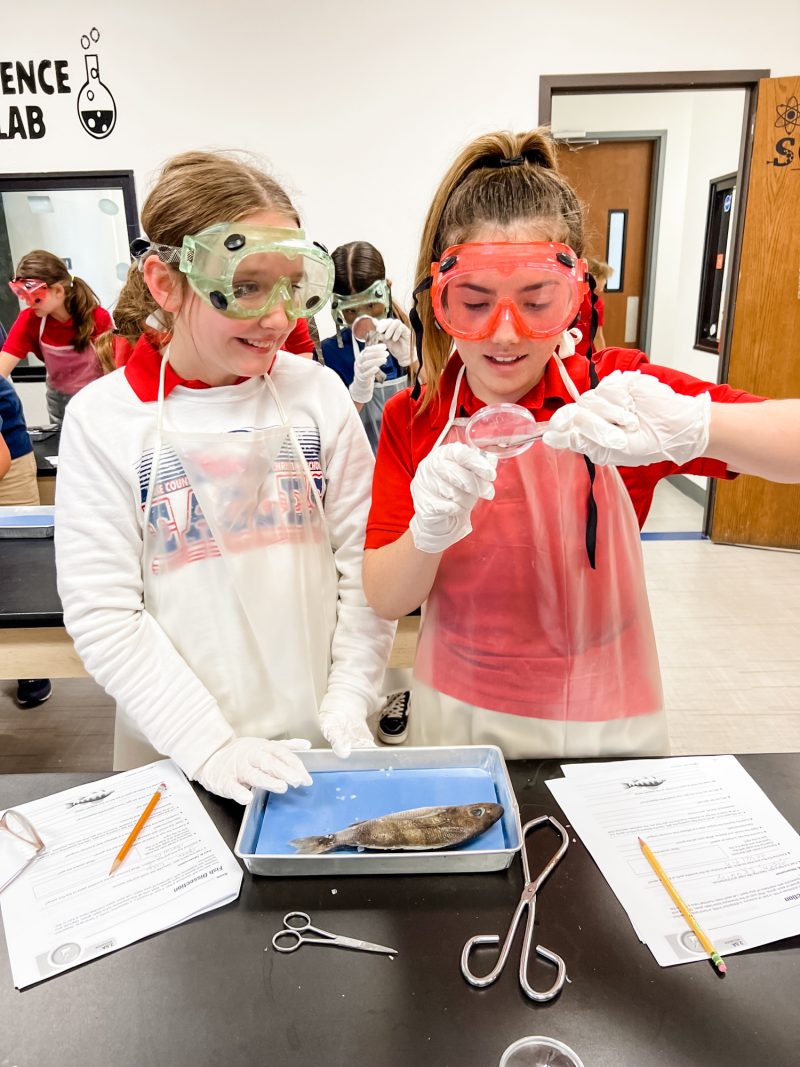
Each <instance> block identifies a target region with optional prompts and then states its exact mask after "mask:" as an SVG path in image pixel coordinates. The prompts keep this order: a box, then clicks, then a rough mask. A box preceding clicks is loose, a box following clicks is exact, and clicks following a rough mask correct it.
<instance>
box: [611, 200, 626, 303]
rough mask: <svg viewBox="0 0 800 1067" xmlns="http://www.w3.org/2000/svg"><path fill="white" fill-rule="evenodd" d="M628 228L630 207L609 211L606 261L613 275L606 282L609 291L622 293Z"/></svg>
mask: <svg viewBox="0 0 800 1067" xmlns="http://www.w3.org/2000/svg"><path fill="white" fill-rule="evenodd" d="M627 229H628V209H627V208H621V209H619V210H617V211H609V213H608V242H607V245H606V263H608V265H609V267H611V271H612V273H611V277H610V278H609V279H608V281H607V282H606V292H607V293H621V292H622V290H623V288H624V285H625V238H626V236H627Z"/></svg>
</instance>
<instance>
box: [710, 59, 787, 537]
mask: <svg viewBox="0 0 800 1067" xmlns="http://www.w3.org/2000/svg"><path fill="white" fill-rule="evenodd" d="M798 99H800V77H796V78H767V79H765V80H764V81H762V82H760V83H759V92H758V109H757V111H756V127H755V137H754V142H753V158H752V168H751V172H750V184H749V188H748V192H747V204H746V206H745V217H744V236H743V239H742V256H741V263H740V266H739V278H738V286H737V290H736V306H735V310H734V317H733V324H732V331H733V332H732V336H731V354H730V363H729V368H728V376H727V380H728V383H729V384H730V385H732V386H734V388H736V389H745V390H747V392H749V393H757V394H758V395H760V396H768V397H775V398H782V397H800V284H799V283H798V265H799V264H800V110H798V103H797V101H798ZM711 538H712V540H714V541H721V542H725V543H728V544H746V545H762V546H769V547H772V548H800V485H776V484H775V483H773V482H766V481H764V480H763V479H761V478H752V477H746V476H744V475H742V476H741V477H740V478H737V479H736V480H735V481H733V482H717V483H716V491H715V495H714V506H713V513H712V519H711Z"/></svg>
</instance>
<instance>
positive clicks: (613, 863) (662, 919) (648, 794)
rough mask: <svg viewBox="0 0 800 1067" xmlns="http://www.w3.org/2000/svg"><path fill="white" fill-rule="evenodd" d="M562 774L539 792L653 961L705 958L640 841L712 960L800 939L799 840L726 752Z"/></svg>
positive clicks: (569, 769) (574, 768)
mask: <svg viewBox="0 0 800 1067" xmlns="http://www.w3.org/2000/svg"><path fill="white" fill-rule="evenodd" d="M562 770H563V772H564V774H565V775H566V777H565V778H561V779H556V780H554V781H550V782H548V783H547V785H548V787H549V789H550V791H551V792H552V794H553V796H554V797H555V798H556V800H557V801H558V803H559V804H560V805H561V808H562V809H563V811H564V813H565V815H566V816H567V818H568V819H569V820H570V823H571V825H572V827H573V829H574V830H575V831H576V832H577V833H578V834H579V835H580V837H581V840H582V841H583V843H584V845H585V846H586V848H587V849H588V850H589V852H590V853H591V855H592V858H593V859H594V860H595V862H596V863H597V865H598V867H599V868H600V870H601V872H602V874H603V875H604V877H605V878H606V880H607V881H608V884H609V885H610V886H611V888H612V889H613V891H614V893H615V894H616V896H617V898H618V899H619V901H620V903H621V904H622V906H623V907H624V908H625V910H626V911H627V913H628V916H629V917H630V919H631V922H632V923H633V927H634V929H635V931H636V933H637V934H638V936H639V939H640V940H642V941H644V942H645V943H646V944H647V945H648V947H649V948H650V950H651V952H652V953H653V955H654V956H655V958H656V960H657V961H658V963H659V964H660V965H661V966H662V967H670V966H672V965H674V964H677V963H689V962H691V961H693V960H698V959H705V958H707V954H706V952H705V950H704V949H703V947H702V946H701V945H700V943H699V942H698V940H697V938H696V936H695V934H694V933H693V932H692V931H691V929H690V928H689V927H688V925H687V923H686V920H685V919H684V918H683V916H682V915H681V913H680V911H679V910H678V908H677V907H676V906H675V905H674V904H673V902H672V900H671V899H670V897H669V895H668V894H667V891H666V890H665V889H664V887H663V886H662V884H661V882H660V881H659V879H658V878H657V877H656V874H655V872H654V871H653V869H652V867H651V866H650V864H649V863H648V862H647V859H646V858H645V856H644V854H643V853H642V851H641V849H640V847H639V841H638V839H639V837H642V838H643V839H644V840H645V841H646V842H647V844H648V845H649V846H650V848H651V850H652V851H653V853H654V854H655V856H656V858H657V859H658V860H659V862H660V863H661V866H662V867H663V868H664V870H665V871H666V874H667V876H668V877H669V879H670V881H671V882H672V884H673V886H674V887H675V889H676V890H677V892H678V894H679V895H680V896H681V898H682V899H683V900H684V902H685V903H686V904H687V905H688V907H689V910H690V911H691V912H692V914H693V915H694V917H695V919H696V920H697V922H698V924H699V925H700V927H701V929H702V930H703V931H704V932H705V934H706V935H707V936H708V937H709V938H710V940H711V942H712V943H713V945H714V947H715V948H716V949H717V951H718V952H719V953H720V955H721V956H723V957H725V956H726V955H730V954H731V953H734V952H742V951H744V950H745V949H749V948H754V947H755V946H757V945H765V944H768V943H769V942H771V941H778V940H780V939H781V938H784V937H792V936H795V935H797V934H800V836H798V834H797V833H796V832H795V830H793V829H792V827H791V826H790V825H789V823H788V822H787V821H786V819H784V818H783V816H782V815H781V814H780V812H778V811H777V809H776V808H775V807H774V805H773V804H772V803H771V802H770V801H769V800H768V799H767V797H766V796H765V795H764V793H763V792H762V791H761V789H759V787H758V786H757V785H756V783H755V782H754V781H753V779H752V778H751V777H750V775H749V774H748V773H747V772H746V771H745V770H744V768H743V767H742V766H741V764H740V763H739V762H738V761H737V760H736V758H735V757H734V756H694V757H679V758H675V759H643V760H625V761H621V762H614V763H602V764H572V765H566V766H564V767H562Z"/></svg>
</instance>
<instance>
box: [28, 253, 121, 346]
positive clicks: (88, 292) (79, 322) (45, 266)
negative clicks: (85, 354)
mask: <svg viewBox="0 0 800 1067" xmlns="http://www.w3.org/2000/svg"><path fill="white" fill-rule="evenodd" d="M14 277H15V278H17V279H22V278H36V280H37V281H40V282H44V283H45V285H47V286H53V285H63V287H64V307H65V309H66V311H67V314H68V315H69V317H70V318H71V319H72V325H73V327H74V329H75V348H76V349H77V350H78V351H79V352H80V351H82V350H83V349H84V348H88V346H89V343H90V342H91V340H92V334H93V333H94V328H95V322H94V309H95V308H96V307H99V305H100V299H99V297H98V296H97V294H96V293H95V291H94V290H93V289H92V288H91V286H89V285H88V284H87V283H86V282H85V281H84V280H83V278H79V277H78V276H77V275H75V276H73V275H72V274H70V272H69V271H68V270H67V265H66V263H65V262H64V260H63V259H59V258H58V256H54V255H53V253H52V252H45V251H44V250H43V249H41V248H37V249H36V250H35V251H33V252H28V254H27V255H25V256H23V257H22V259H21V260H20V261H19V263H18V264H17V273H16V274H15V276H14Z"/></svg>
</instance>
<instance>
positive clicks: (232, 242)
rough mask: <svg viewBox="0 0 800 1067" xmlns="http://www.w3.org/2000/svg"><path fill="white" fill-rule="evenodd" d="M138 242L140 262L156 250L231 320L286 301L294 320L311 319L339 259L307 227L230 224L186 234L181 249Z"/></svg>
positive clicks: (254, 315) (249, 316)
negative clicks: (314, 239)
mask: <svg viewBox="0 0 800 1067" xmlns="http://www.w3.org/2000/svg"><path fill="white" fill-rule="evenodd" d="M134 245H135V246H136V247H133V246H132V247H131V252H132V254H133V256H134V258H136V259H137V260H139V262H140V264H141V263H142V262H143V260H144V258H145V257H146V255H147V254H148V253H149V252H154V253H155V254H156V255H157V256H158V257H159V259H161V260H162V262H164V263H168V264H170V265H172V266H177V267H178V269H179V270H181V271H182V272H183V273H184V274H185V275H186V279H187V281H188V282H189V285H190V286H191V287H192V289H193V290H194V291H195V292H196V293H197V295H198V296H199V297H200V299H201V300H204V301H205V302H206V303H207V304H210V305H211V307H213V308H215V309H216V310H217V311H219V312H221V313H222V314H223V315H228V316H230V317H231V318H236V319H252V318H258V317H259V316H260V315H266V314H268V313H269V312H270V311H272V310H273V309H274V308H276V307H278V306H279V305H281V306H282V307H283V310H284V312H285V313H286V317H287V318H288V319H289V320H290V321H291V322H293V321H295V320H296V319H307V318H310V317H311V316H312V315H316V314H317V312H318V311H321V310H322V308H323V307H324V306H325V304H326V303H327V302H328V299H329V298H330V295H331V291H332V290H333V277H334V266H333V260H332V259H331V257H330V256H329V255H328V253H327V251H326V250H325V249H324V248H323V247H322V246H321V245H318V244H313V243H311V242H310V241H307V240H306V238H305V233H304V232H303V230H284V229H277V228H272V227H265V226H248V225H246V224H244V223H236V222H224V223H219V224H218V225H216V226H209V227H208V229H206V230H203V231H202V232H201V233H198V234H194V235H193V236H189V237H184V239H183V246H182V247H181V248H174V247H172V246H171V245H161V244H151V243H150V242H149V241H147V242H145V241H139V242H134Z"/></svg>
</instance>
